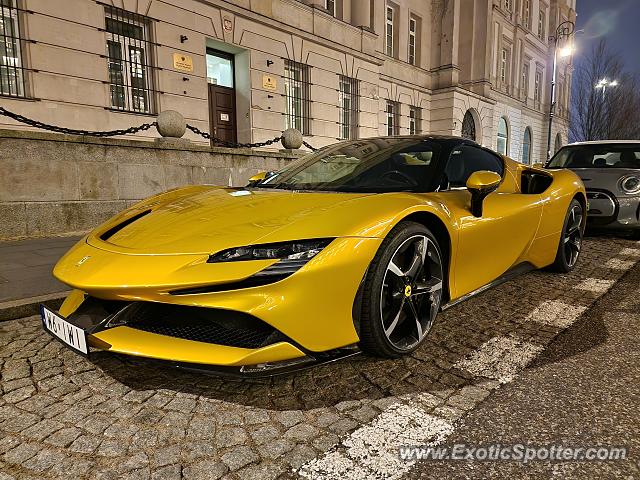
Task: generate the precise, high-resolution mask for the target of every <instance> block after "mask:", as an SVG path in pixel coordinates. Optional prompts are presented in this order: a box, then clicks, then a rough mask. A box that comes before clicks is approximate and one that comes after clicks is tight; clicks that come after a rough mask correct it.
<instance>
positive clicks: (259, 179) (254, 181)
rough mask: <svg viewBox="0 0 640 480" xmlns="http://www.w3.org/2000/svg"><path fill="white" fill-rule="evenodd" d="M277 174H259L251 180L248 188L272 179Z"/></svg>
mask: <svg viewBox="0 0 640 480" xmlns="http://www.w3.org/2000/svg"><path fill="white" fill-rule="evenodd" d="M274 173H275V172H258V173H256V174H255V175H254V176H253V177H251V178H249V182H248V183H247V187H254V186H256V185H257V184H259V183H260V182H262V181H263V180H265V179H267V178H269V177H272V176H273V175H274Z"/></svg>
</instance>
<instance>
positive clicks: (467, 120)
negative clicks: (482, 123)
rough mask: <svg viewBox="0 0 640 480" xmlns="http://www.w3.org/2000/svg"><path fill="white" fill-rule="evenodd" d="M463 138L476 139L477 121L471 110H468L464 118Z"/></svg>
mask: <svg viewBox="0 0 640 480" xmlns="http://www.w3.org/2000/svg"><path fill="white" fill-rule="evenodd" d="M462 138H468V139H469V140H473V141H475V140H476V121H475V120H474V119H473V115H472V114H471V110H467V113H465V114H464V119H463V120H462Z"/></svg>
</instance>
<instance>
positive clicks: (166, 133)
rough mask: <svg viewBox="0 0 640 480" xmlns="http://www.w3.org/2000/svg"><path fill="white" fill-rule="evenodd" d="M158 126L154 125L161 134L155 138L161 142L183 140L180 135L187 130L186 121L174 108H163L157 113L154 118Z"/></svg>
mask: <svg viewBox="0 0 640 480" xmlns="http://www.w3.org/2000/svg"><path fill="white" fill-rule="evenodd" d="M156 122H157V123H158V126H157V127H156V128H157V130H158V133H159V134H160V135H162V138H158V139H156V140H157V141H160V142H163V143H167V142H169V143H171V142H175V143H180V142H185V141H186V139H183V138H182V136H183V135H184V134H185V132H186V131H187V122H186V120H185V119H184V117H183V116H182V115H181V114H180V112H176V111H175V110H165V111H163V112H161V113H160V114H159V115H158V118H157V120H156Z"/></svg>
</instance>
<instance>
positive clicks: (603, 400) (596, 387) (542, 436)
mask: <svg viewBox="0 0 640 480" xmlns="http://www.w3.org/2000/svg"><path fill="white" fill-rule="evenodd" d="M639 338H640V268H633V269H632V270H630V271H629V272H627V273H626V274H625V275H624V277H623V278H622V279H621V280H620V281H619V282H618V283H616V286H615V287H614V288H612V289H610V290H609V291H608V292H607V294H606V295H604V296H603V297H601V298H600V299H599V300H598V301H597V302H596V304H595V305H594V307H593V308H590V309H589V310H588V312H586V313H585V315H583V316H582V317H581V318H580V319H579V320H578V321H577V322H576V323H574V324H573V325H572V326H571V327H570V328H568V329H567V330H565V331H564V332H562V333H561V334H560V335H559V336H558V337H556V339H555V340H554V342H553V343H552V344H551V345H549V347H548V348H547V349H546V350H545V351H544V353H542V354H541V355H540V356H539V357H537V358H536V359H535V360H534V362H533V363H532V364H531V365H530V366H529V368H527V369H526V370H525V371H524V372H522V374H521V375H520V376H519V377H518V379H517V381H514V382H513V383H510V384H509V385H505V386H504V387H503V388H500V389H499V390H498V391H496V392H495V393H494V394H493V395H491V396H490V397H489V398H488V399H487V400H486V401H484V402H482V404H480V405H479V406H478V408H476V409H474V410H473V411H472V412H470V413H469V414H468V415H467V416H465V417H464V418H463V419H462V421H461V422H460V423H459V424H458V425H456V428H455V432H454V433H453V435H451V436H450V437H449V438H447V439H446V441H445V442H444V443H445V445H448V446H451V445H455V444H463V443H464V444H467V445H473V446H475V447H478V446H482V445H489V444H495V443H499V444H501V445H514V444H519V443H520V444H521V443H523V442H526V444H528V445H535V446H543V445H563V446H569V447H578V448H580V447H582V448H586V447H590V446H613V447H620V446H624V447H626V448H627V449H628V456H627V458H626V459H624V460H611V461H606V462H603V461H590V462H589V461H571V462H558V461H555V462H547V461H533V462H530V463H528V464H527V465H526V466H525V465H523V464H522V463H518V462H505V461H485V462H483V461H475V462H469V461H453V462H452V461H424V462H419V463H418V464H417V465H416V467H415V468H414V469H413V470H412V472H411V473H410V475H409V478H412V479H414V480H432V479H433V480H436V479H442V478H455V479H456V480H467V479H468V480H475V479H479V478H517V479H521V480H524V479H531V480H536V479H541V478H553V477H556V478H561V479H563V480H569V479H575V480H583V479H627V480H631V479H634V478H635V479H637V478H640V435H638V432H640V415H639V414H638V412H639V411H640V389H639V388H638V385H640V350H638V339H639ZM496 419H498V420H499V421H496Z"/></svg>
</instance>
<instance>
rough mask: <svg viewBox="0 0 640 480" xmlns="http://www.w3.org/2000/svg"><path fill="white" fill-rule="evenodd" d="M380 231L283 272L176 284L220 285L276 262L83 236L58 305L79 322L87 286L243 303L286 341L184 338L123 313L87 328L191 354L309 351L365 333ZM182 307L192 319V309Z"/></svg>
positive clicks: (244, 357)
mask: <svg viewBox="0 0 640 480" xmlns="http://www.w3.org/2000/svg"><path fill="white" fill-rule="evenodd" d="M381 241H382V240H381V239H376V238H339V239H336V240H334V241H333V242H332V243H331V244H330V245H329V246H328V247H326V248H325V249H324V250H323V251H322V252H321V253H320V254H318V255H317V256H316V257H314V258H313V259H312V260H311V261H310V262H309V263H307V264H306V265H305V266H304V267H302V268H301V269H300V270H298V271H297V272H296V273H294V274H293V275H291V276H290V277H287V278H285V279H284V280H280V281H277V282H275V283H272V284H269V285H263V286H258V287H251V288H243V289H235V290H228V291H224V290H223V291H214V292H208V293H195V294H184V295H176V294H172V293H170V292H174V291H175V290H181V289H185V288H193V287H198V286H202V285H205V284H206V282H208V283H210V284H214V285H216V288H217V289H220V288H223V287H224V285H225V284H226V283H229V284H230V285H232V284H234V283H236V284H237V282H238V281H240V280H242V279H244V278H247V277H250V276H251V275H253V274H254V273H255V272H256V271H260V270H262V269H263V268H266V267H267V266H269V264H270V262H269V261H253V262H229V263H225V264H207V263H206V256H204V257H203V256H202V255H156V256H154V255H126V254H122V253H115V252H110V251H106V250H102V249H99V248H97V247H95V246H91V245H88V244H87V243H85V242H80V243H79V244H78V245H76V247H74V248H73V249H72V250H71V251H70V252H69V253H68V254H67V255H65V257H63V259H62V260H61V261H60V262H59V264H58V265H57V266H56V268H55V270H54V274H55V276H56V277H57V278H58V279H60V280H61V281H62V282H64V283H66V284H67V285H70V286H72V287H74V288H76V289H77V290H76V291H75V292H74V293H72V294H71V295H70V296H69V297H68V298H67V300H66V301H65V303H64V304H63V306H62V307H61V309H60V313H61V315H63V316H65V317H68V318H69V319H70V321H72V322H74V323H77V322H76V321H75V320H74V312H76V311H78V312H80V311H81V308H80V307H81V305H82V304H83V303H84V301H85V298H86V297H87V296H89V297H90V298H95V299H99V300H101V301H115V302H127V303H132V302H138V303H145V304H146V303H148V304H155V305H157V306H158V307H159V308H161V309H162V308H166V309H170V308H176V307H179V308H184V309H187V308H194V307H199V308H203V309H212V310H213V309H215V310H217V311H225V312H227V313H229V314H230V315H231V316H234V312H235V314H236V315H235V316H237V317H242V316H251V317H253V318H255V319H256V320H257V321H259V322H264V324H266V325H268V326H270V327H271V328H273V329H274V330H275V331H276V332H277V333H278V334H279V335H280V336H281V341H277V342H273V343H270V344H268V345H265V346H255V345H252V346H250V348H245V346H237V345H236V346H234V345H223V344H220V343H213V342H214V341H215V340H213V341H210V340H207V341H199V340H197V339H196V340H194V339H186V338H180V337H179V336H172V335H171V334H170V332H167V331H150V329H148V328H147V329H140V328H136V327H135V326H134V325H128V324H126V323H125V324H123V325H119V326H112V327H108V328H104V329H97V330H96V331H93V332H89V333H90V336H89V343H90V345H91V346H93V347H95V348H100V349H103V350H109V351H113V352H119V353H123V354H128V355H138V356H143V357H150V358H156V359H163V360H171V361H175V362H185V363H191V364H209V365H221V366H242V365H256V364H262V363H267V362H280V361H285V360H291V359H297V358H302V357H305V356H309V355H313V354H314V353H316V352H326V351H332V350H335V349H338V348H341V347H345V346H349V345H353V344H355V343H357V342H358V340H359V338H358V335H357V333H356V329H355V326H354V321H353V304H354V300H355V297H356V294H357V291H358V288H359V285H360V283H361V281H362V279H363V277H364V274H365V272H366V270H367V267H368V265H369V263H370V262H371V259H372V258H373V256H374V255H375V252H376V251H377V249H378V247H379V245H380V242H381ZM87 257H89V258H88V259H86V258H87ZM83 259H85V260H84V261H83ZM271 263H272V262H271ZM212 279H215V280H216V281H215V282H212V281H211V280H212ZM181 315H182V316H184V318H185V321H187V320H188V315H183V314H181ZM182 316H180V318H182ZM158 332H160V333H158Z"/></svg>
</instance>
